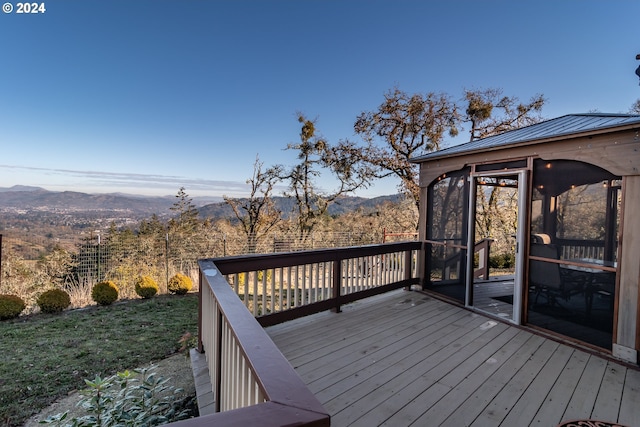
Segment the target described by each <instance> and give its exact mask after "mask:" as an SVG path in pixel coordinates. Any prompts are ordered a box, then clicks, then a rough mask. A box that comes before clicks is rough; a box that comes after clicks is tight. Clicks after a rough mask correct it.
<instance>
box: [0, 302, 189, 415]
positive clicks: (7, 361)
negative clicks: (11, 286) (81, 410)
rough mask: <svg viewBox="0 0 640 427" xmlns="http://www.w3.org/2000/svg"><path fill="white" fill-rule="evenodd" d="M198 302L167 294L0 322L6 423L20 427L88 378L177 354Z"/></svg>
mask: <svg viewBox="0 0 640 427" xmlns="http://www.w3.org/2000/svg"><path fill="white" fill-rule="evenodd" d="M197 315H198V298H197V295H196V294H188V295H184V296H175V295H174V296H171V295H163V296H158V297H156V298H152V299H140V300H131V301H125V302H118V303H114V304H113V305H110V306H94V307H88V308H85V309H80V310H70V311H65V312H63V313H58V314H37V315H32V316H23V317H20V318H17V319H13V320H6V321H3V322H0V336H1V337H2V340H0V425H2V426H20V425H23V423H24V422H25V421H26V419H27V418H29V417H30V416H32V415H34V414H36V413H39V412H40V410H42V409H43V408H46V407H47V406H49V405H50V404H51V403H52V402H54V401H55V400H57V399H59V398H61V397H64V396H66V395H67V394H68V393H69V392H71V391H72V390H76V389H81V388H83V387H85V382H84V380H85V379H93V378H95V376H96V375H99V376H101V377H106V376H110V375H114V374H115V373H117V372H119V371H124V370H127V369H133V368H137V367H140V366H145V365H148V364H149V363H151V362H154V361H158V360H161V359H164V358H166V357H167V356H169V355H171V354H174V353H175V352H176V351H177V350H178V348H179V347H180V343H179V340H180V338H181V337H182V336H183V335H184V334H185V332H191V333H195V332H196V331H197Z"/></svg>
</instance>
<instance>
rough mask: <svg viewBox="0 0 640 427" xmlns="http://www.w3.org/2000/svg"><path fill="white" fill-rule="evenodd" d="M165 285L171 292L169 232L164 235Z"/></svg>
mask: <svg viewBox="0 0 640 427" xmlns="http://www.w3.org/2000/svg"><path fill="white" fill-rule="evenodd" d="M164 286H165V289H166V292H167V293H169V233H168V232H167V233H165V235H164Z"/></svg>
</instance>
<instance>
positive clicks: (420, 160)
mask: <svg viewBox="0 0 640 427" xmlns="http://www.w3.org/2000/svg"><path fill="white" fill-rule="evenodd" d="M634 129H640V124H639V123H630V124H626V125H616V126H608V127H602V128H598V129H592V130H589V131H585V132H574V133H568V134H559V135H555V136H552V137H546V138H534V139H529V140H524V141H518V142H514V143H511V144H506V145H501V146H499V147H493V148H484V149H475V150H469V151H461V152H458V153H453V154H447V153H443V154H440V155H438V152H437V151H436V152H434V153H429V154H425V155H423V156H420V157H416V158H415V159H409V161H410V162H411V163H416V164H418V163H425V162H430V161H432V160H441V159H445V158H447V159H449V158H455V157H464V156H469V155H473V154H478V153H488V152H493V151H502V150H507V149H510V148H514V147H526V146H529V145H538V144H544V143H547V142H555V141H560V140H565V139H576V138H584V137H589V136H595V135H602V134H606V133H611V131H612V130H613V131H615V132H624V131H627V130H634Z"/></svg>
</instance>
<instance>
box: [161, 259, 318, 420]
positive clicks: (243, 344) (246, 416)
mask: <svg viewBox="0 0 640 427" xmlns="http://www.w3.org/2000/svg"><path fill="white" fill-rule="evenodd" d="M199 266H200V310H199V311H200V312H199V317H200V325H199V351H201V352H203V351H204V353H205V356H206V359H207V364H208V368H209V376H210V379H211V384H212V390H211V392H212V393H213V397H214V404H215V409H216V413H214V414H211V415H205V416H202V417H198V418H192V419H189V420H185V421H180V422H178V423H175V424H174V425H177V426H179V427H204V426H210V425H215V426H216V427H218V426H282V425H297V426H329V425H330V417H329V415H328V413H327V412H326V411H325V409H324V408H323V407H322V405H321V404H320V402H318V400H317V399H316V398H315V396H314V395H313V394H312V393H311V392H310V391H309V389H308V388H307V387H306V385H305V384H304V383H303V382H302V380H301V379H300V377H299V376H298V374H297V373H296V372H295V371H294V370H293V368H292V367H291V365H290V364H289V362H288V361H287V360H286V359H285V357H284V356H283V355H282V353H281V352H280V350H278V348H277V347H276V346H275V344H274V343H273V342H272V341H271V339H270V338H269V336H268V335H267V334H266V332H265V331H264V329H263V328H262V326H260V324H259V323H258V322H257V321H256V319H255V318H254V317H253V316H252V315H251V313H250V312H249V311H247V309H246V307H245V306H244V305H243V304H242V302H241V301H240V299H239V298H238V296H237V295H236V294H235V293H234V292H233V289H232V288H231V287H230V286H229V284H228V283H227V281H226V280H225V278H224V276H223V275H222V274H221V273H220V271H219V270H218V269H217V267H216V265H215V264H214V263H213V262H212V261H211V260H200V261H199Z"/></svg>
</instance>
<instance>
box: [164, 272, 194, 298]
mask: <svg viewBox="0 0 640 427" xmlns="http://www.w3.org/2000/svg"><path fill="white" fill-rule="evenodd" d="M192 287H193V281H192V280H191V278H189V277H187V276H185V275H184V274H182V273H178V274H176V275H175V276H173V277H172V278H171V279H170V280H169V286H168V288H169V292H171V293H172V294H176V295H184V294H186V293H187V292H189V291H190V290H191V288H192Z"/></svg>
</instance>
